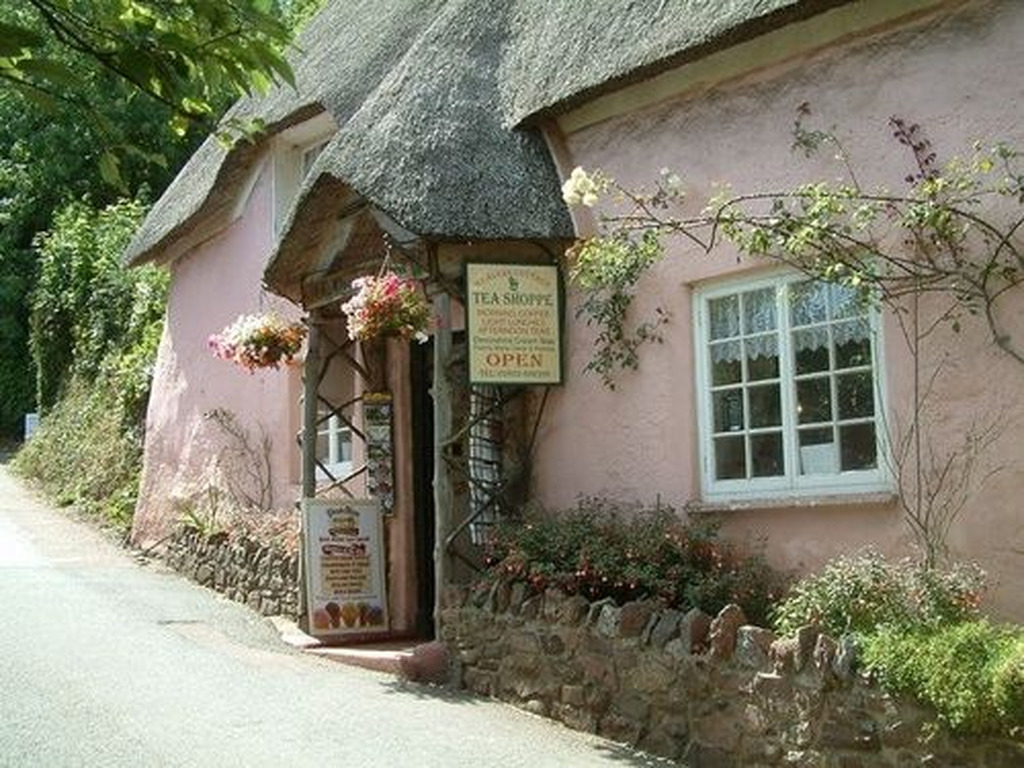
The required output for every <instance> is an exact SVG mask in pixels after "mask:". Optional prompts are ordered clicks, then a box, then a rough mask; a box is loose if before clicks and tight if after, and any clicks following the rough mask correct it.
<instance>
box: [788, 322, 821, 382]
mask: <svg viewBox="0 0 1024 768" xmlns="http://www.w3.org/2000/svg"><path fill="white" fill-rule="evenodd" d="M793 357H794V359H795V360H796V372H797V374H798V375H799V374H802V373H814V372H816V371H827V370H828V329H827V328H809V329H807V330H806V331H794V332H793Z"/></svg>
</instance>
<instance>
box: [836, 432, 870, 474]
mask: <svg viewBox="0 0 1024 768" xmlns="http://www.w3.org/2000/svg"><path fill="white" fill-rule="evenodd" d="M839 445H840V446H841V459H842V462H841V466H842V468H843V469H844V470H850V469H874V468H875V467H876V466H877V465H878V462H877V459H876V446H875V425H874V424H854V425H851V426H848V427H840V428H839Z"/></svg>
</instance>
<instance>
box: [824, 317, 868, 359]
mask: <svg viewBox="0 0 1024 768" xmlns="http://www.w3.org/2000/svg"><path fill="white" fill-rule="evenodd" d="M832 338H833V340H834V341H835V345H836V368H854V367H856V366H859V365H870V364H871V326H870V325H868V321H867V320H864V319H860V320H851V321H848V322H845V323H836V324H835V325H834V326H832Z"/></svg>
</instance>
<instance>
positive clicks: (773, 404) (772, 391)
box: [748, 384, 782, 428]
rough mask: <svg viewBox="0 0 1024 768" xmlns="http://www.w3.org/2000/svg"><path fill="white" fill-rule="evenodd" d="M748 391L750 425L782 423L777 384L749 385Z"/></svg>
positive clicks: (761, 425) (773, 425) (770, 425)
mask: <svg viewBox="0 0 1024 768" xmlns="http://www.w3.org/2000/svg"><path fill="white" fill-rule="evenodd" d="M748 391H749V393H750V426H751V427H755V428H756V427H778V426H781V425H782V401H781V398H780V396H779V385H778V384H768V385H767V386H761V387H751V388H750V389H749V390H748Z"/></svg>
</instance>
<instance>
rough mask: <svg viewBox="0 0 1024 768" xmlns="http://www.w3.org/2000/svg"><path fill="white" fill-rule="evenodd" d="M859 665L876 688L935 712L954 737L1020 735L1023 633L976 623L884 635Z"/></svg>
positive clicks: (1023, 724) (872, 640) (888, 630)
mask: <svg viewBox="0 0 1024 768" xmlns="http://www.w3.org/2000/svg"><path fill="white" fill-rule="evenodd" d="M864 660H865V662H866V664H867V666H868V668H869V669H870V670H872V671H874V672H875V673H876V674H877V675H878V676H879V679H880V680H881V682H882V684H883V685H884V686H885V687H886V688H888V689H890V690H892V691H895V692H899V693H909V694H912V695H914V696H916V697H917V698H918V699H920V700H921V701H923V702H925V703H927V704H929V705H931V706H932V707H934V708H935V710H936V712H937V714H938V717H939V720H940V721H941V722H942V723H943V724H945V725H946V726H948V727H949V729H950V730H951V731H953V732H955V733H962V734H1006V735H1010V734H1013V733H1014V732H1015V731H1016V732H1018V733H1019V731H1020V729H1021V728H1024V630H1022V629H1021V628H1019V627H1007V626H998V625H993V624H990V623H989V622H988V621H986V620H984V619H982V620H978V621H967V622H960V623H957V624H952V625H946V626H942V627H931V628H929V627H916V628H907V627H905V626H904V627H899V626H889V627H885V628H883V629H881V630H879V631H878V632H876V633H874V634H873V635H870V636H868V637H867V638H866V639H865V643H864Z"/></svg>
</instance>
